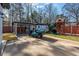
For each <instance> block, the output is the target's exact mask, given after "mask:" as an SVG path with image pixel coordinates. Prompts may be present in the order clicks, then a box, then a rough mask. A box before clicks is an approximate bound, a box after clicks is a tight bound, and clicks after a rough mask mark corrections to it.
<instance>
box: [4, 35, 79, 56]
mask: <svg viewBox="0 0 79 59" xmlns="http://www.w3.org/2000/svg"><path fill="white" fill-rule="evenodd" d="M60 42H62V40H56V39H52V38H49V37H47V36H44V37H43V38H42V39H37V38H32V37H27V36H21V37H19V40H18V41H16V42H15V43H14V44H11V45H8V46H7V47H6V49H5V51H4V54H3V56H72V55H74V56H75V55H79V53H78V52H79V49H78V46H69V45H68V46H67V45H63V44H61V43H60ZM64 44H65V43H64ZM71 52H72V53H71ZM73 52H74V53H73ZM76 52H77V53H76Z"/></svg>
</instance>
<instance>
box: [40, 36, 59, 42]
mask: <svg viewBox="0 0 79 59" xmlns="http://www.w3.org/2000/svg"><path fill="white" fill-rule="evenodd" d="M41 39H42V40H45V41H48V42H52V43H54V42H57V41H58V40H56V39H52V38H48V37H42V38H41Z"/></svg>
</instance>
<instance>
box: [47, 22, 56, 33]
mask: <svg viewBox="0 0 79 59" xmlns="http://www.w3.org/2000/svg"><path fill="white" fill-rule="evenodd" d="M48 28H49V32H50V33H54V34H56V33H57V32H56V24H55V23H54V24H48Z"/></svg>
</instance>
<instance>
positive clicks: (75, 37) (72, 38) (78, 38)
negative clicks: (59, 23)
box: [47, 34, 79, 42]
mask: <svg viewBox="0 0 79 59" xmlns="http://www.w3.org/2000/svg"><path fill="white" fill-rule="evenodd" d="M47 35H50V36H53V37H58V38H62V39H67V40H73V41H78V42H79V37H77V36H67V35H56V34H47Z"/></svg>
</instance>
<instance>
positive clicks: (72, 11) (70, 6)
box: [63, 3, 79, 23]
mask: <svg viewBox="0 0 79 59" xmlns="http://www.w3.org/2000/svg"><path fill="white" fill-rule="evenodd" d="M63 11H64V13H65V15H66V16H68V17H69V18H73V19H75V20H76V22H77V23H78V22H79V4H78V3H67V4H65V5H64V7H63Z"/></svg>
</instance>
